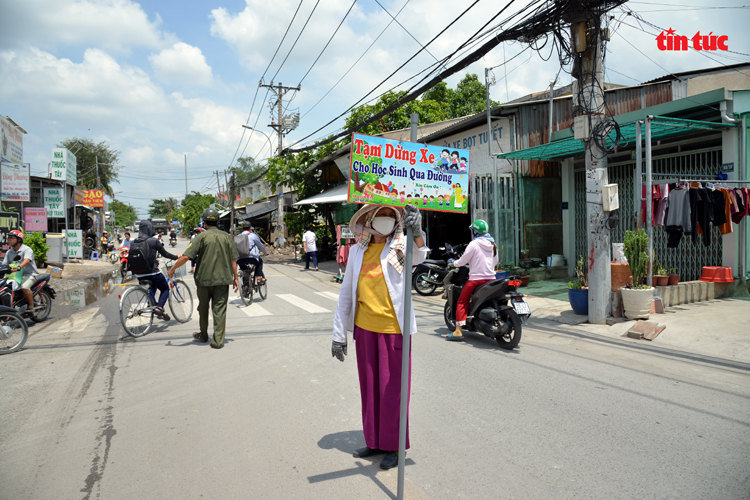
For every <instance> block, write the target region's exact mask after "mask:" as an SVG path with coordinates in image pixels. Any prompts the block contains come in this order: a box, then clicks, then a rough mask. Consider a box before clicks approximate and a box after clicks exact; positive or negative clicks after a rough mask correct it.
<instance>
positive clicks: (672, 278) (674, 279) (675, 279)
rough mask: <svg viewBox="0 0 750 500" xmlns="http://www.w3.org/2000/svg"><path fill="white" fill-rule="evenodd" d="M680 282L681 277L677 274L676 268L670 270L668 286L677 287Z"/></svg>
mask: <svg viewBox="0 0 750 500" xmlns="http://www.w3.org/2000/svg"><path fill="white" fill-rule="evenodd" d="M679 282H680V275H679V274H677V269H675V268H674V267H670V268H669V281H668V282H667V284H668V285H672V286H674V285H676V284H677V283H679Z"/></svg>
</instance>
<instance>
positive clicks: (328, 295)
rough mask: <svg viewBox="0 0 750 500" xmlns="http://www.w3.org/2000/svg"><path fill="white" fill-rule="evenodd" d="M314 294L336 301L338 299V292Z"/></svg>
mask: <svg viewBox="0 0 750 500" xmlns="http://www.w3.org/2000/svg"><path fill="white" fill-rule="evenodd" d="M315 295H320V296H321V297H325V298H327V299H331V300H335V301H336V302H338V300H339V294H338V293H333V292H315Z"/></svg>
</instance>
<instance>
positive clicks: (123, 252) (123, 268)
mask: <svg viewBox="0 0 750 500" xmlns="http://www.w3.org/2000/svg"><path fill="white" fill-rule="evenodd" d="M129 271H130V266H129V265H128V247H123V248H121V249H120V275H121V276H122V277H123V278H124V277H125V275H126V274H128V272H129Z"/></svg>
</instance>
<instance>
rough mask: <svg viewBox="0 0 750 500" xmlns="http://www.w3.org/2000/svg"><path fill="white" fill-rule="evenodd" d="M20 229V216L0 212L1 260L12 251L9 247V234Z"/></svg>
mask: <svg viewBox="0 0 750 500" xmlns="http://www.w3.org/2000/svg"><path fill="white" fill-rule="evenodd" d="M13 229H18V214H16V213H13V212H0V259H2V258H4V257H5V254H6V253H7V252H8V250H9V249H10V246H8V233H10V232H11V231H12V230H13Z"/></svg>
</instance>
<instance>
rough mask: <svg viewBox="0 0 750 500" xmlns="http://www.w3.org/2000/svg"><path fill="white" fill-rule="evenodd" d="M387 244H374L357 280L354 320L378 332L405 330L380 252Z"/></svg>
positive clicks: (365, 255)
mask: <svg viewBox="0 0 750 500" xmlns="http://www.w3.org/2000/svg"><path fill="white" fill-rule="evenodd" d="M384 246H385V243H377V244H376V243H370V244H369V245H368V247H367V250H365V254H364V256H363V257H362V270H361V271H360V272H359V281H358V282H357V314H356V315H355V316H354V323H355V324H356V325H357V326H358V327H360V328H363V329H365V330H370V331H371V332H378V333H401V327H399V325H398V318H396V311H395V310H394V309H393V303H392V302H391V295H390V294H389V293H388V287H387V286H386V284H385V278H384V277H383V267H382V266H381V265H380V254H381V253H383V247H384Z"/></svg>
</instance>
